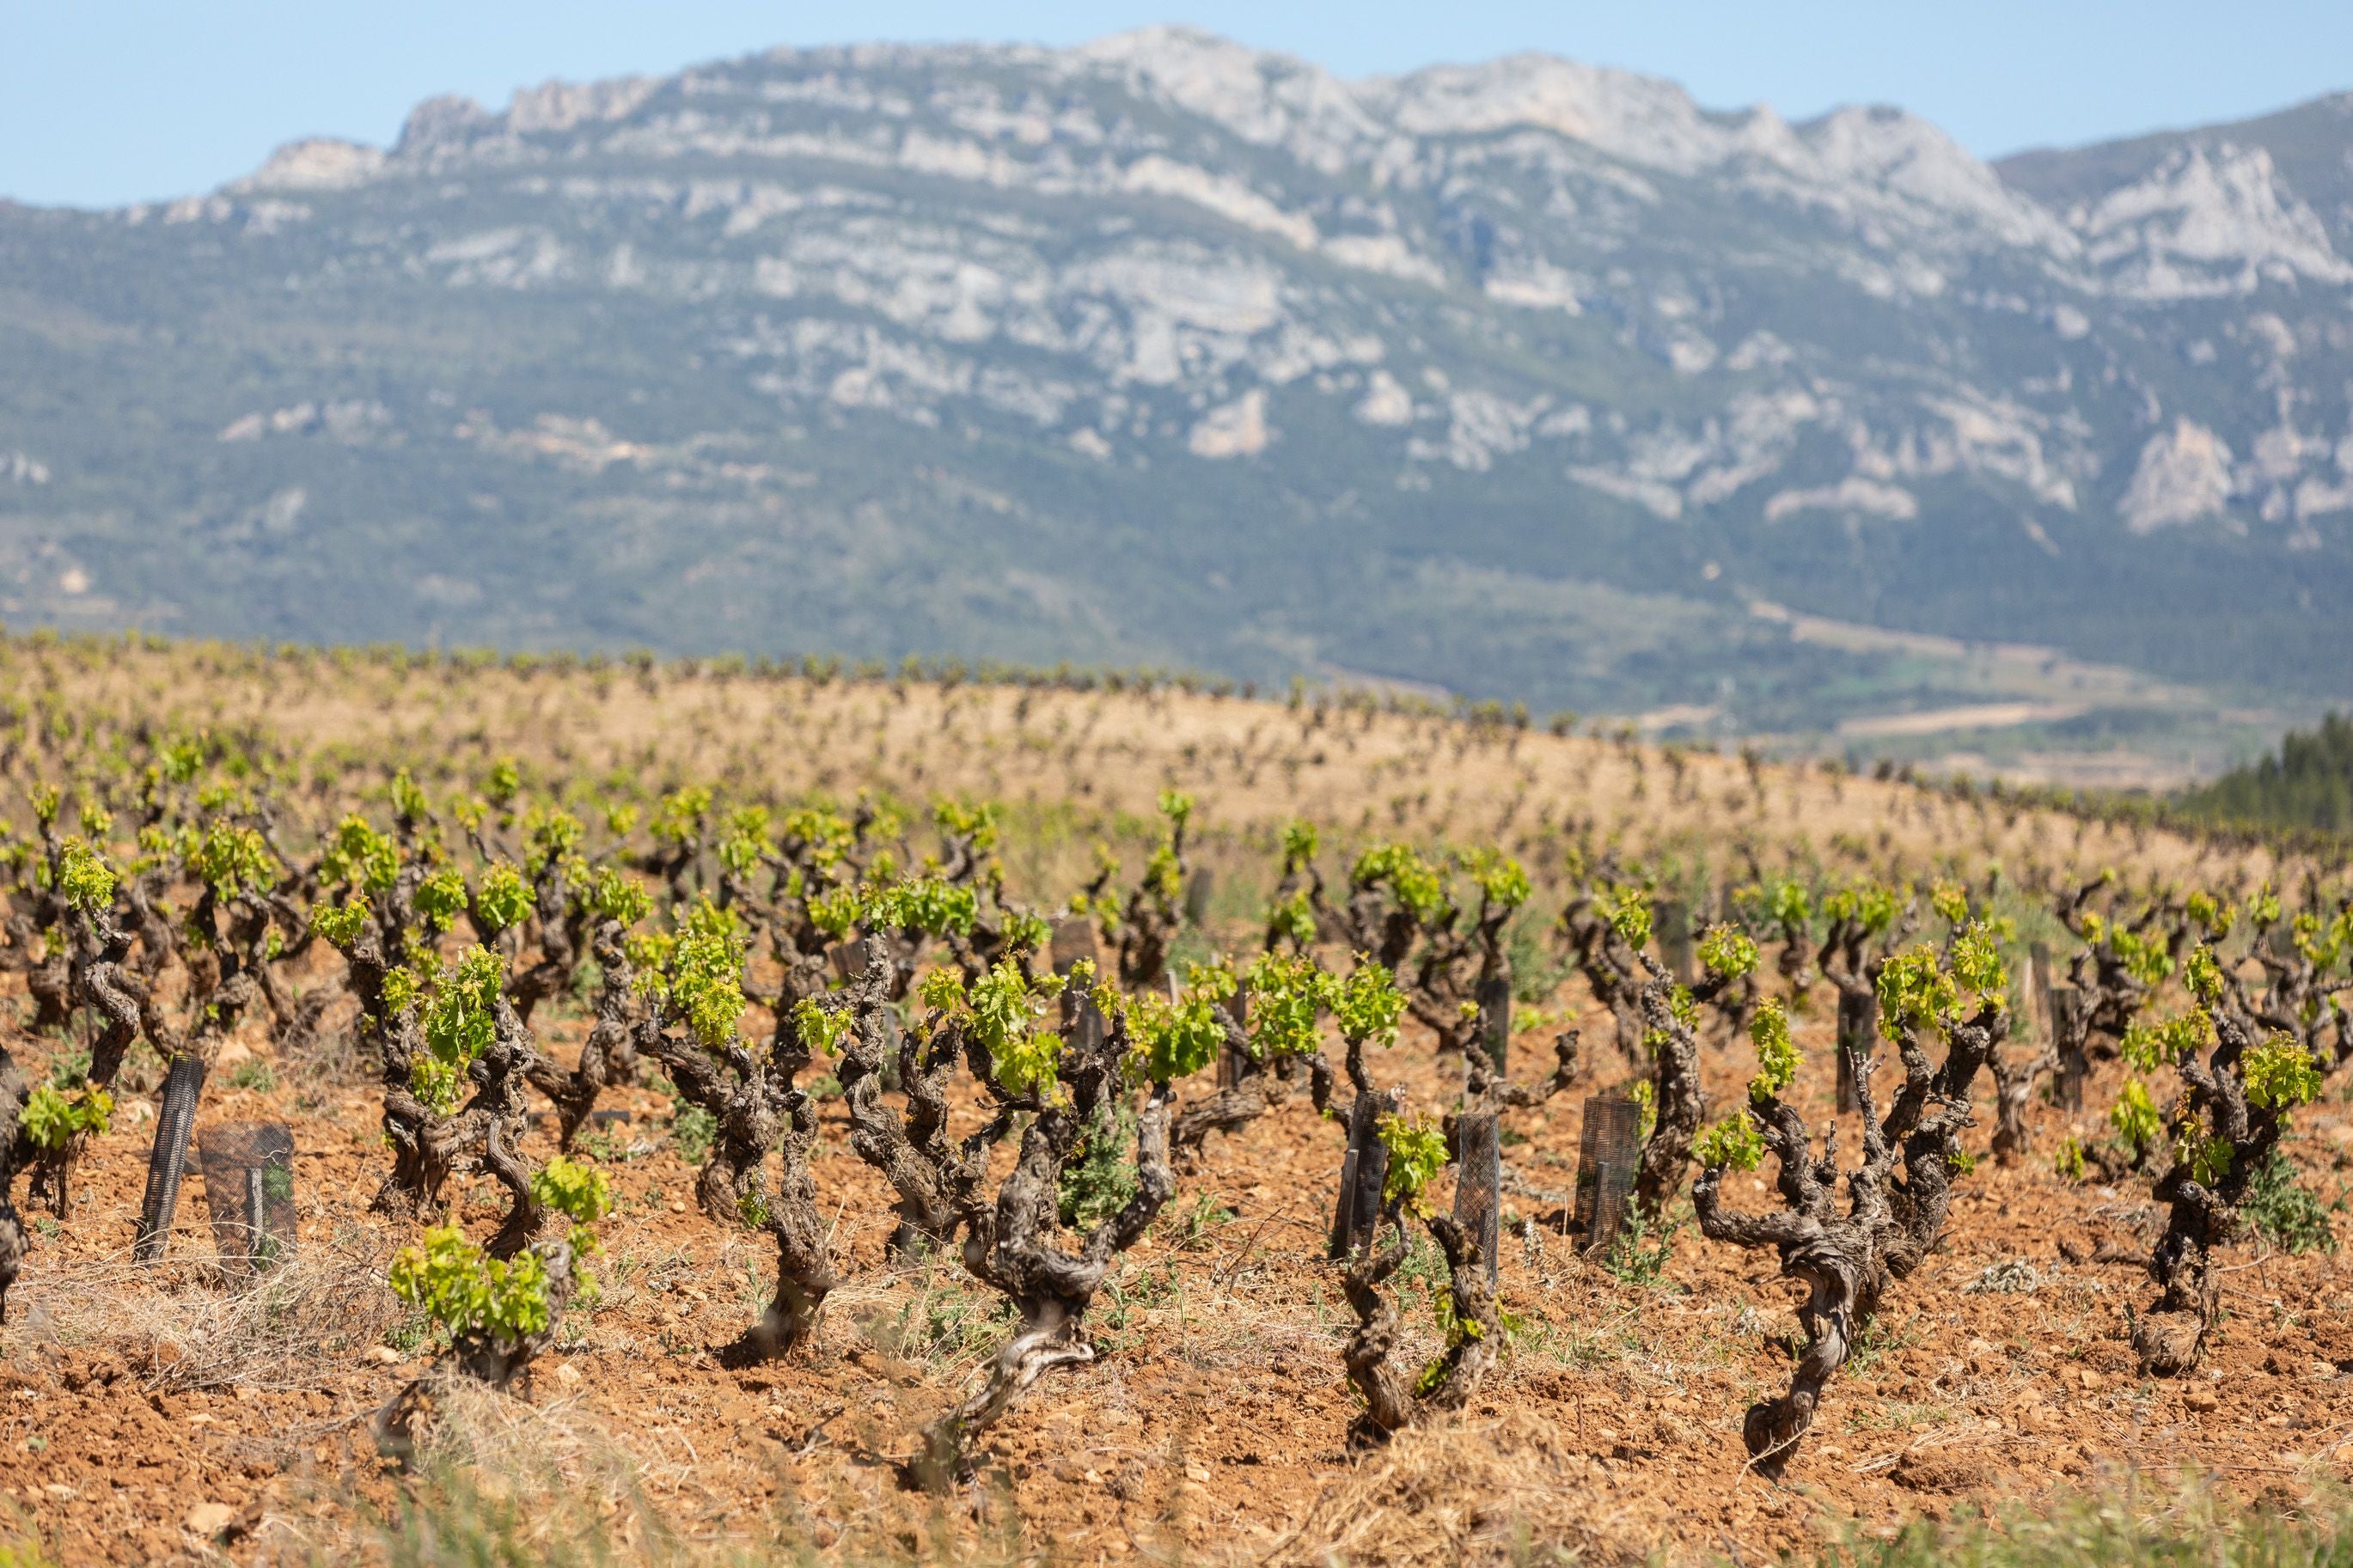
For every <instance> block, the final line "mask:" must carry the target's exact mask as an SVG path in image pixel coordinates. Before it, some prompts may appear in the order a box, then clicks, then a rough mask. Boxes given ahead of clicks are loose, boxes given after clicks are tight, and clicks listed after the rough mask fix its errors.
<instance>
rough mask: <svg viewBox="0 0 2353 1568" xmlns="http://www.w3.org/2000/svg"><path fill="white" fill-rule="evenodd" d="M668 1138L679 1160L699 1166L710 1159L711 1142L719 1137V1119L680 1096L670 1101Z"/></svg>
mask: <svg viewBox="0 0 2353 1568" xmlns="http://www.w3.org/2000/svg"><path fill="white" fill-rule="evenodd" d="M718 1136H719V1118H717V1117H715V1116H713V1115H712V1114H711V1112H709V1111H707V1110H703V1109H702V1107H701V1106H699V1105H695V1104H692V1103H691V1102H689V1101H688V1100H686V1098H685V1097H684V1096H682V1095H681V1096H680V1097H679V1098H677V1099H675V1100H671V1101H670V1142H672V1143H675V1144H676V1145H677V1146H678V1157H679V1158H680V1159H681V1160H683V1161H685V1162H686V1163H688V1164H690V1165H700V1164H702V1163H703V1162H704V1161H705V1160H708V1159H709V1158H711V1145H712V1142H713V1141H714V1140H715V1139H717V1137H718Z"/></svg>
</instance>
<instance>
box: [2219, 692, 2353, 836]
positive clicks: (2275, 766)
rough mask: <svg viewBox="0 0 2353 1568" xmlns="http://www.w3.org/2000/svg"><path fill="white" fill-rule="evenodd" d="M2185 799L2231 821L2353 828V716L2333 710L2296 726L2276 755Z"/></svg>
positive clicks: (2352, 830)
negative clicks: (2306, 726)
mask: <svg viewBox="0 0 2353 1568" xmlns="http://www.w3.org/2000/svg"><path fill="white" fill-rule="evenodd" d="M2185 804H2186V805H2188V806H2189V809H2191V810H2192V811H2196V812H2200V813H2203V814H2205V815H2207V816H2213V817H2216V818H2218V819H2220V820H2222V821H2226V822H2247V823H2256V824H2260V825H2262V826H2269V827H2286V828H2310V829H2314V830H2316V831H2318V832H2322V833H2338V834H2342V833H2353V721H2348V720H2347V719H2346V718H2344V717H2343V716H2342V715H2340V714H2336V713H2331V714H2329V715H2328V716H2327V718H2326V719H2324V720H2322V721H2321V723H2320V728H2318V729H2317V730H2315V731H2310V732H2309V733H2306V732H2302V731H2289V732H2288V734H2287V735H2286V736H2285V737H2284V738H2283V739H2282V740H2281V742H2280V744H2279V749H2278V750H2277V751H2276V752H2274V753H2272V754H2271V755H2270V756H2267V757H2264V758H2263V759H2262V760H2261V761H2260V762H2255V763H2249V764H2247V765H2246V766H2244V767H2238V768H2233V769H2232V770H2231V771H2230V772H2229V773H2224V774H2223V775H2222V776H2221V778H2218V779H2216V780H2215V781H2214V782H2213V783H2212V784H2208V785H2207V786H2205V787H2204V788H2202V789H2199V790H2193V791H2191V792H2190V793H2189V795H2188V796H2187V797H2186V800H2185Z"/></svg>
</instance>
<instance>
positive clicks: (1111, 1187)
mask: <svg viewBox="0 0 2353 1568" xmlns="http://www.w3.org/2000/svg"><path fill="white" fill-rule="evenodd" d="M1134 1147H1135V1112H1134V1110H1131V1109H1130V1108H1129V1107H1128V1106H1127V1105H1126V1103H1125V1102H1124V1101H1120V1100H1112V1101H1107V1102H1105V1104H1104V1106H1103V1109H1102V1110H1100V1111H1098V1112H1097V1114H1096V1116H1095V1118H1094V1120H1093V1121H1092V1122H1091V1123H1090V1124H1089V1125H1088V1128H1087V1132H1086V1138H1085V1141H1084V1142H1082V1143H1081V1144H1080V1146H1079V1152H1078V1157H1077V1158H1076V1159H1074V1160H1072V1161H1071V1163H1069V1164H1067V1165H1065V1166H1064V1167H1063V1168H1062V1177H1061V1180H1060V1183H1058V1184H1057V1185H1056V1189H1055V1207H1056V1209H1057V1210H1058V1211H1059V1213H1060V1218H1061V1221H1062V1223H1063V1224H1064V1225H1066V1226H1074V1227H1076V1228H1077V1229H1078V1230H1080V1231H1081V1232H1085V1231H1089V1230H1092V1229H1093V1228H1094V1227H1095V1226H1098V1225H1101V1224H1102V1223H1103V1221H1104V1220H1107V1219H1109V1218H1110V1217H1111V1216H1112V1215H1115V1214H1117V1213H1119V1211H1120V1210H1122V1209H1124V1208H1125V1207H1126V1206H1127V1205H1128V1200H1129V1199H1131V1198H1133V1197H1134V1196H1135V1193H1136V1177H1135V1162H1134V1157H1133V1153H1132V1151H1133V1150H1134Z"/></svg>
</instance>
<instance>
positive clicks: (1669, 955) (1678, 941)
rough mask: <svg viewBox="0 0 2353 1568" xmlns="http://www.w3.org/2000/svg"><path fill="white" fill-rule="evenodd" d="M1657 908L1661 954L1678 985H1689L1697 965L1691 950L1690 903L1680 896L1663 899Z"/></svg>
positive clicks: (1668, 971)
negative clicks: (1678, 897) (1679, 897)
mask: <svg viewBox="0 0 2353 1568" xmlns="http://www.w3.org/2000/svg"><path fill="white" fill-rule="evenodd" d="M1656 909H1657V911H1658V931H1659V956H1660V957H1661V958H1662V959H1664V960H1665V961H1666V964H1667V973H1670V974H1672V975H1673V976H1674V977H1675V984H1678V985H1689V984H1691V983H1692V981H1693V979H1694V977H1695V976H1696V973H1697V966H1696V963H1695V962H1694V958H1693V954H1692V922H1691V906H1689V905H1688V904H1686V903H1684V902H1683V900H1681V899H1661V900H1659V901H1658V903H1657V906H1656Z"/></svg>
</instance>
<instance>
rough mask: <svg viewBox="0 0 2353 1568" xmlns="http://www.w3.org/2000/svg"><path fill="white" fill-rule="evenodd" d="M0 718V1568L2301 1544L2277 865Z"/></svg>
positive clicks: (1229, 767) (1483, 766) (2345, 1423)
mask: <svg viewBox="0 0 2353 1568" xmlns="http://www.w3.org/2000/svg"><path fill="white" fill-rule="evenodd" d="M0 693H5V710H0V817H5V822H6V834H5V839H0V875H4V876H5V879H6V880H7V884H8V885H7V899H6V911H5V942H0V998H5V1001H0V1008H5V1013H0V1019H5V1022H0V1384H4V1385H5V1394H0V1543H9V1544H0V1563H13V1562H37V1561H46V1560H49V1559H55V1560H57V1561H60V1562H68V1563H79V1562H85V1561H106V1560H115V1561H138V1562H152V1561H167V1560H174V1559H180V1560H187V1561H206V1560H210V1561H219V1560H223V1559H228V1560H234V1561H237V1562H239V1563H247V1562H269V1563H277V1562H286V1561H311V1560H314V1559H316V1558H320V1557H323V1556H326V1555H329V1554H331V1553H337V1552H350V1551H357V1552H359V1553H360V1555H361V1556H362V1557H363V1558H366V1559H370V1560H375V1559H383V1560H388V1561H396V1562H443V1561H461V1560H462V1561H549V1562H568V1561H579V1560H584V1559H586V1558H589V1557H592V1556H594V1555H596V1553H597V1552H611V1553H614V1554H616V1555H620V1556H625V1557H629V1558H633V1559H634V1558H636V1557H638V1556H646V1557H655V1558H660V1559H662V1560H674V1561H680V1562H702V1561H731V1560H735V1559H736V1558H737V1557H738V1556H739V1555H740V1556H741V1557H744V1558H745V1559H751V1560H766V1559H767V1558H770V1557H774V1556H779V1555H791V1556H793V1557H795V1558H796V1559H810V1560H828V1561H831V1560H839V1561H845V1562H870V1561H873V1562H880V1561H903V1560H906V1559H907V1558H909V1557H911V1556H915V1555H931V1556H937V1557H939V1558H941V1559H943V1560H946V1561H957V1562H991V1563H994V1562H1006V1561H1015V1560H1021V1561H1029V1560H1038V1559H1041V1558H1052V1559H1056V1560H1071V1561H1088V1560H1095V1559H1099V1558H1103V1557H1113V1556H1116V1557H1129V1556H1135V1557H1143V1558H1151V1559H1162V1558H1175V1557H1176V1556H1180V1555H1182V1556H1186V1557H1190V1558H1197V1559H1201V1560H1205V1561H1209V1562H1225V1561H1229V1560H1232V1561H1249V1562H1251V1563H1329V1562H1337V1561H1345V1562H1359V1563H1373V1562H1412V1563H1458V1562H1466V1561H1471V1562H1523V1561H1529V1562H1550V1561H1566V1560H1569V1559H1572V1558H1574V1559H1575V1560H1578V1561H1596V1562H1620V1561H1626V1562H1633V1561H1642V1560H1645V1559H1648V1558H1651V1557H1655V1556H1663V1557H1665V1558H1668V1559H1671V1560H1677V1561H1686V1560H1687V1561H1718V1560H1723V1561H1735V1562H1749V1561H1757V1560H1769V1559H1771V1558H1773V1557H1774V1556H1776V1554H1779V1553H1791V1554H1799V1555H1804V1554H1810V1553H1813V1552H1820V1551H1821V1550H1824V1549H1825V1548H1826V1547H1828V1546H1831V1545H1833V1544H1835V1543H1838V1542H1841V1541H1846V1540H1850V1539H1854V1540H1860V1541H1862V1542H1870V1541H1873V1540H1874V1539H1883V1538H1886V1537H1890V1536H1894V1535H1896V1534H1897V1533H1898V1532H1899V1531H1904V1530H1905V1529H1906V1527H1907V1526H1912V1527H1915V1528H1916V1525H1915V1521H1930V1522H1932V1523H1933V1522H1934V1521H1950V1520H1952V1519H1954V1518H1955V1517H1956V1516H1957V1515H1965V1514H1967V1513H1968V1511H1969V1510H1972V1509H1974V1508H1977V1507H1979V1506H1981V1505H1983V1504H1985V1503H1986V1502H1987V1501H1988V1500H1990V1499H1995V1498H2007V1499H2020V1498H2024V1499H2030V1500H2042V1501H2043V1502H2044V1503H2045V1504H2047V1506H2048V1507H2049V1508H2050V1509H2052V1510H2063V1509H2065V1508H2068V1507H2072V1506H2075V1505H2074V1504H2073V1502H2071V1501H2069V1500H2071V1499H2083V1498H2098V1497H2102V1496H2106V1495H2110V1494H2109V1490H2108V1489H2114V1488H2116V1487H2117V1486H2119V1485H2126V1486H2127V1487H2128V1489H2129V1491H2130V1495H2131V1496H2133V1497H2134V1498H2136V1499H2137V1500H2139V1502H2138V1505H2139V1506H2145V1507H2147V1508H2153V1509H2158V1510H2160V1511H2162V1510H2190V1509H2192V1502H2193V1500H2201V1499H2202V1500H2204V1501H2203V1503H2200V1504H2199V1505H2198V1506H2206V1505H2211V1506H2213V1507H2216V1508H2220V1509H2222V1510H2225V1512H2226V1513H2229V1517H2231V1518H2234V1519H2235V1518H2238V1517H2240V1516H2239V1515H2238V1514H2236V1513H2235V1512H2230V1511H2229V1510H2237V1509H2240V1508H2245V1507H2252V1508H2254V1509H2256V1510H2258V1511H2257V1512H2256V1513H2254V1514H2251V1515H2248V1516H2246V1517H2249V1518H2260V1517H2269V1515H2267V1514H2265V1513H2263V1512H2262V1510H2272V1511H2273V1512H2274V1513H2276V1512H2278V1511H2280V1510H2288V1511H2293V1510H2295V1509H2297V1508H2300V1507H2303V1506H2306V1504H2307V1503H2309V1502H2310V1501H2311V1500H2313V1499H2315V1498H2326V1497H2328V1496H2331V1495H2333V1489H2334V1488H2336V1487H2337V1486H2338V1485H2339V1484H2341V1483H2342V1482H2343V1481H2344V1480H2345V1479H2347V1476H2348V1458H2347V1453H2348V1446H2353V1395H2348V1393H2347V1392H2346V1391H2347V1389H2348V1382H2347V1374H2348V1373H2353V1290H2348V1289H2347V1288H2346V1287H2345V1285H2344V1284H2343V1282H2342V1279H2341V1276H2340V1274H2339V1272H2338V1270H2337V1263H2336V1252H2337V1237H2336V1236H2335V1233H2334V1224H2335V1221H2334V1215H2335V1214H2336V1212H2337V1209H2338V1208H2339V1207H2340V1206H2341V1194H2342V1193H2343V1191H2344V1189H2345V1185H2346V1178H2345V1176H2344V1174H2343V1173H2344V1172H2345V1170H2346V1169H2347V1168H2348V1165H2353V1118H2348V1115H2347V1113H2346V1104H2347V1102H2348V1099H2353V1070H2348V1062H2353V1026H2348V1021H2347V1016H2346V1012H2345V1004H2344V1000H2343V997H2344V995H2345V994H2347V993H2348V991H2353V901H2348V900H2353V882H2348V867H2347V866H2346V864H2345V863H2344V862H2343V861H2342V859H2341V858H2335V857H2333V856H2332V855H2331V854H2330V853H2329V852H2328V851H2327V849H2326V847H2325V844H2324V846H2323V847H2320V848H2317V849H2316V847H2315V845H2316V843H2318V842H2321V841H2316V840H2311V839H2305V840H2299V841H2297V842H2296V843H2295V844H2294V845H2293V846H2290V845H2288V844H2286V843H2285V842H2284V841H2277V842H2267V841H2266V840H2264V839H2263V838H2261V837H2255V836H2251V835H2244V834H2239V835H2225V834H2221V833H2203V834H2200V833H2193V832H2191V831H2189V830H2187V829H2184V828H2182V827H2180V826H2179V825H2175V824H2171V823H2169V822H2159V821H2158V819H2156V818H2155V817H2154V816H2151V815H2149V814H2147V813H2145V812H2140V811H2137V810H2132V809H2128V808H2125V807H2117V806H2095V805H2091V804H2087V803H2084V802H2068V801H2059V800H2053V799H2047V798H2042V797H2030V796H2024V795H2018V794H2015V793H2007V792H2004V791H2002V790H2000V789H1997V788H1990V787H1985V786H1972V785H1968V784H1927V783H1923V782H1918V781H1915V780H1913V779H1911V778H1909V777H1904V776H1895V775H1894V774H1893V773H1891V772H1890V771H1889V770H1880V772H1879V773H1878V774H1876V775H1873V774H1870V773H1862V774H1859V773H1854V772H1852V771H1851V770H1849V769H1847V768H1844V767H1841V766H1838V765H1834V764H1795V763H1788V764H1784V763H1771V762H1767V760H1765V759H1764V758H1762V757H1760V756H1757V755H1755V754H1753V753H1751V754H1744V755H1726V754H1719V753H1717V752H1711V751H1681V750H1672V749H1662V748H1658V747H1655V746H1649V745H1645V744H1642V743H1641V742H1638V741H1637V740H1636V739H1635V738H1634V736H1633V735H1632V734H1631V732H1630V731H1619V730H1616V729H1614V728H1611V727H1609V726H1597V725H1595V724H1592V723H1589V722H1580V721H1577V720H1576V719H1575V718H1574V717H1573V716H1568V715H1563V716H1560V717H1559V718H1557V719H1552V720H1537V721H1531V720H1530V719H1529V718H1528V716H1526V715H1525V714H1521V713H1514V712H1508V711H1503V710H1494V709H1483V710H1482V709H1460V710H1456V709H1440V708H1438V707H1435V706H1433V705H1431V704H1430V703H1428V702H1426V701H1423V700H1418V699H1413V698H1406V697H1395V696H1391V697H1379V696H1370V695H1366V694H1362V693H1357V694H1335V693H1326V692H1314V691H1308V690H1304V689H1293V691H1291V692H1290V693H1288V694H1275V695H1274V696H1272V697H1271V698H1267V697H1261V696H1259V695H1257V694H1255V693H1252V692H1250V691H1248V690H1246V689H1231V688H1229V687H1223V686H1216V685H1211V684H1208V683H1204V682H1200V681H1196V680H1192V679H1176V678H1171V677H1166V676H1154V675H1146V676H1136V677H1123V676H1105V675H1100V674H1079V673H1074V672H1071V671H1068V670H1063V671H1021V670H1005V669H991V670H986V671H979V670H967V669H965V668H960V667H937V666H934V667H924V668H915V667H910V668H905V669H901V670H895V671H894V670H890V669H885V668H842V667H840V666H839V665H836V664H831V663H828V662H825V661H818V660H809V661H801V662H797V663H793V664H790V665H786V666H777V665H769V664H764V665H760V666H751V665H746V664H744V663H741V662H736V661H705V662H702V663H699V664H690V665H664V664H659V663H657V662H655V661H653V660H651V659H644V658H639V659H619V660H605V659H577V658H554V659H550V658H522V657H518V658H506V659H501V658H490V657H487V656H449V655H441V656H420V655H413V654H405V653H401V652H399V651H396V650H364V651H363V650H336V651H331V652H329V651H318V650H309V649H297V648H280V649H252V648H243V647H227V646H215V645H201V644H170V643H162V642H155V641H152V640H147V639H141V638H137V637H131V638H123V639H100V638H95V637H92V638H58V637H51V636H36V637H29V638H27V637H12V638H8V639H6V640H5V642H0ZM2120 1478H2124V1479H2122V1480H2120ZM2181 1517H2182V1518H2184V1519H2187V1518H2188V1517H2189V1514H2188V1513H2183V1514H2182V1515H2181ZM9 1552H19V1553H20V1555H16V1556H11V1555H8V1553H9ZM518 1553H520V1555H518Z"/></svg>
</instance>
